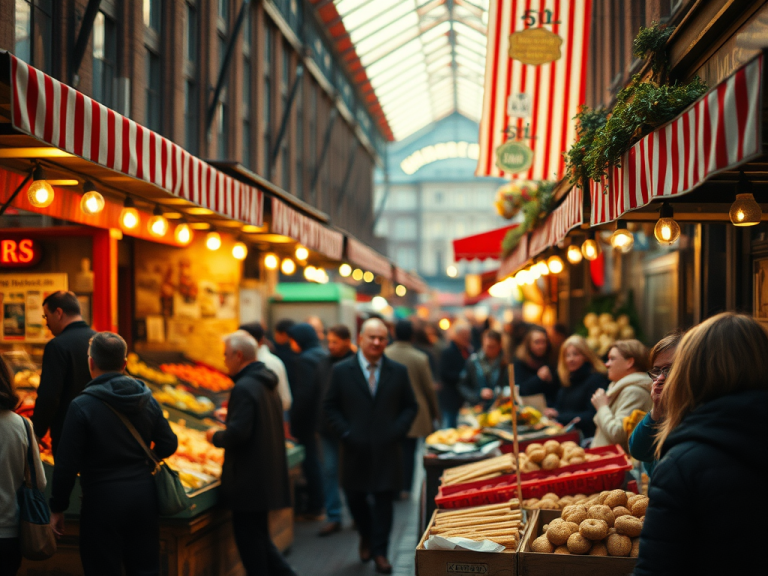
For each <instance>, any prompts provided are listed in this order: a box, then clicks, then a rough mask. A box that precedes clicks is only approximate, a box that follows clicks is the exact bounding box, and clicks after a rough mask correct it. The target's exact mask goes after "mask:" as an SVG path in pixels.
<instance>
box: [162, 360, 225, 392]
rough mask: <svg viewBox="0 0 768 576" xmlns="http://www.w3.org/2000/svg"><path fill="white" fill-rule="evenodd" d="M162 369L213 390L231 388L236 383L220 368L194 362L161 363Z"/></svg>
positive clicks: (196, 385) (222, 390) (195, 384)
mask: <svg viewBox="0 0 768 576" xmlns="http://www.w3.org/2000/svg"><path fill="white" fill-rule="evenodd" d="M160 369H161V370H162V371H163V372H166V373H167V374H173V375H174V376H176V377H178V378H181V379H182V380H184V381H185V382H189V383H190V384H192V385H193V386H195V387H197V388H203V389H205V390H209V391H211V392H224V391H227V390H231V389H232V387H233V386H234V385H235V384H234V382H232V380H231V379H230V378H229V377H227V376H224V374H222V373H221V372H219V371H218V370H214V369H213V368H208V367H207V366H202V365H199V364H198V365H193V364H161V365H160Z"/></svg>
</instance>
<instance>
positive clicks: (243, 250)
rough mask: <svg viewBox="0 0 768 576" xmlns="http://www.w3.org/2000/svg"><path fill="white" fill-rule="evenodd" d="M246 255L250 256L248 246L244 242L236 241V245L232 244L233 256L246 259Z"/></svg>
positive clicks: (236, 258)
mask: <svg viewBox="0 0 768 576" xmlns="http://www.w3.org/2000/svg"><path fill="white" fill-rule="evenodd" d="M246 256H248V246H246V245H245V244H244V243H243V242H235V245H234V246H232V257H233V258H234V259H235V260H245V257H246Z"/></svg>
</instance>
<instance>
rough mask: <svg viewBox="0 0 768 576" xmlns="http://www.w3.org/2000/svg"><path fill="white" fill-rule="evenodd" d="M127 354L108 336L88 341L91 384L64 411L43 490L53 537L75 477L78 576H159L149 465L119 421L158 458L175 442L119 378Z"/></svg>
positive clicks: (148, 404)
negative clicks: (49, 481)
mask: <svg viewBox="0 0 768 576" xmlns="http://www.w3.org/2000/svg"><path fill="white" fill-rule="evenodd" d="M126 353H127V347H126V344H125V341H124V340H123V339H122V338H121V337H120V336H118V335H117V334H113V333H111V332H101V333H98V334H96V335H95V336H94V337H93V339H92V341H91V345H90V349H89V350H88V354H87V356H86V360H87V361H88V362H89V365H90V371H91V374H92V375H93V380H92V381H91V382H90V383H89V384H88V386H86V388H85V390H83V392H82V393H81V394H80V395H79V396H77V398H75V399H74V400H72V402H71V403H70V405H69V410H68V411H67V418H66V420H65V421H64V428H63V430H62V431H61V439H60V440H59V450H58V452H57V453H56V466H55V467H54V469H53V486H52V490H51V501H50V505H51V512H52V514H51V525H52V526H53V529H54V532H56V534H57V535H58V536H61V534H62V533H63V529H64V512H65V511H66V510H67V508H68V507H69V497H70V494H71V493H72V488H73V487H74V485H75V480H76V479H77V475H78V473H79V474H80V486H81V487H82V490H83V502H82V508H81V510H80V559H81V560H82V563H83V572H84V573H85V574H86V576H91V575H93V576H120V575H121V574H122V573H123V571H122V567H121V564H122V565H124V567H125V573H126V574H147V575H149V574H159V570H160V521H159V513H158V510H157V497H156V495H155V494H156V493H155V482H154V479H153V477H152V471H153V469H154V463H152V462H150V461H149V460H148V458H147V455H146V453H145V451H144V449H143V448H142V446H141V445H140V444H139V443H138V442H137V441H136V439H135V438H134V437H133V435H132V434H131V432H130V431H129V430H128V428H127V427H126V426H125V424H124V423H123V421H122V420H121V419H120V417H119V416H118V415H117V414H115V412H114V411H117V412H120V413H121V414H123V415H124V416H125V417H126V418H128V420H129V421H130V422H131V424H133V426H134V428H135V429H136V430H137V431H138V433H139V434H140V435H141V437H142V439H143V440H144V442H145V444H146V445H147V446H149V445H150V444H151V443H153V442H154V451H155V454H156V455H157V456H158V458H166V457H168V456H170V455H171V454H173V453H174V452H175V451H176V447H177V445H178V441H177V439H176V435H175V434H174V433H173V432H172V431H171V427H170V425H169V424H168V421H167V420H166V419H165V418H164V417H163V410H162V408H160V405H159V404H158V403H157V401H156V400H155V399H154V398H153V397H152V393H151V392H150V391H149V389H148V388H147V387H146V386H145V385H144V383H143V382H140V381H138V380H134V379H133V378H131V377H129V376H125V375H124V374H122V371H123V369H124V368H125V362H126Z"/></svg>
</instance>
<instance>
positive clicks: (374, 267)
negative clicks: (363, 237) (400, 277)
mask: <svg viewBox="0 0 768 576" xmlns="http://www.w3.org/2000/svg"><path fill="white" fill-rule="evenodd" d="M347 259H348V260H349V261H350V262H352V263H353V264H356V265H357V266H360V267H361V268H365V269H366V270H370V271H371V272H375V273H376V274H378V275H379V276H382V277H384V278H386V279H387V280H390V279H391V278H392V263H391V262H390V261H389V260H387V259H386V257H384V256H382V255H381V254H379V253H378V252H376V250H374V249H373V248H369V247H368V246H366V245H365V244H363V243H362V242H359V241H357V240H355V239H354V238H350V237H349V236H348V237H347Z"/></svg>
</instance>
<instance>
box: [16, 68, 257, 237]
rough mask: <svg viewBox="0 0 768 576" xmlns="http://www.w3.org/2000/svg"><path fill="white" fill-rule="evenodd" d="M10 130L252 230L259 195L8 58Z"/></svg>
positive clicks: (183, 151)
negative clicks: (152, 185)
mask: <svg viewBox="0 0 768 576" xmlns="http://www.w3.org/2000/svg"><path fill="white" fill-rule="evenodd" d="M8 56H9V57H10V62H11V94H12V97H11V104H12V114H11V121H12V123H13V126H14V128H16V129H17V130H20V131H21V132H24V133H26V134H29V135H30V136H34V137H35V138H37V139H39V140H42V141H43V142H46V143H48V144H50V145H52V146H55V147H57V148H59V149H61V150H64V151H66V152H69V153H70V154H74V155H75V156H79V157H81V158H83V159H85V160H90V161H91V162H95V163H96V164H99V165H101V166H104V167H105V168H109V169H111V170H115V171H117V172H121V173H123V174H126V175H128V176H131V177H133V178H137V179H139V180H143V181H145V182H148V183H150V184H154V185H155V186H157V187H158V188H162V189H163V190H165V191H166V192H168V193H169V194H172V195H174V196H178V197H180V198H184V199H186V200H189V201H190V202H193V203H195V204H197V205H198V206H202V207H203V208H207V209H209V210H213V211H214V212H218V213H219V214H222V215H224V216H227V217H229V218H232V219H234V220H239V221H241V222H245V223H247V224H252V225H254V226H261V225H262V224H263V221H264V198H263V194H262V192H261V190H259V189H258V188H255V187H253V186H248V185H246V184H243V183H242V182H240V181H239V180H236V179H234V178H231V177H230V176H227V175H225V174H224V173H222V172H219V171H218V170H216V169H215V168H214V167H212V166H211V165H209V164H207V163H205V162H203V161H202V160H200V159H199V158H196V157H195V156H193V155H191V154H189V153H188V152H187V151H186V150H184V149H183V148H181V146H178V145H176V144H174V143H173V142H171V141H169V140H168V139H166V138H163V137H162V136H160V135H159V134H156V133H155V132H152V131H151V130H149V129H147V128H145V127H143V126H140V125H139V124H137V123H136V122H134V121H133V120H131V119H129V118H126V117H124V116H122V115H121V114H118V113H117V112H115V111H113V110H110V109H109V108H107V107H106V106H104V105H102V104H99V103H98V102H96V101H95V100H92V99H91V98H89V97H88V96H85V95H84V94H81V93H80V92H78V91H77V90H75V89H74V88H71V87H69V86H67V85H66V84H63V83H61V82H59V81H58V80H54V79H53V78H51V77H50V76H48V75H47V74H44V73H43V72H41V71H40V70H37V69H36V68H33V67H32V66H30V65H28V64H27V63H25V62H24V61H22V60H19V59H18V58H16V57H15V56H13V55H11V54H9V55H8Z"/></svg>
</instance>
